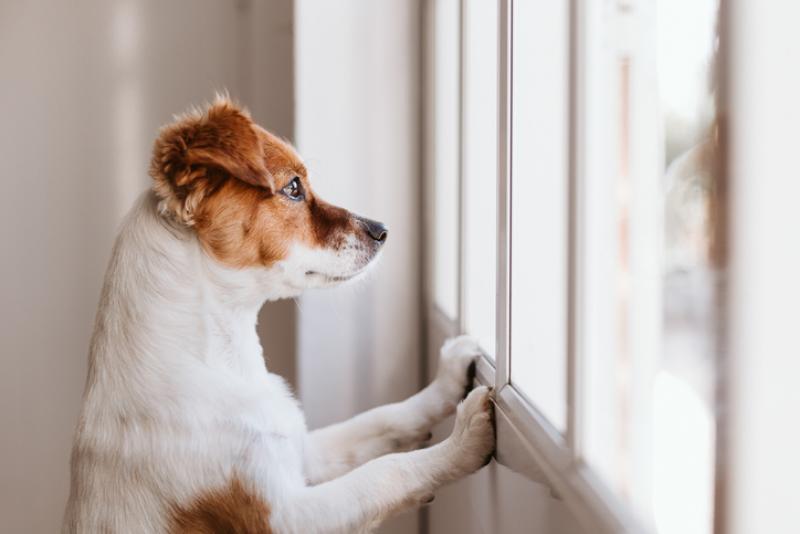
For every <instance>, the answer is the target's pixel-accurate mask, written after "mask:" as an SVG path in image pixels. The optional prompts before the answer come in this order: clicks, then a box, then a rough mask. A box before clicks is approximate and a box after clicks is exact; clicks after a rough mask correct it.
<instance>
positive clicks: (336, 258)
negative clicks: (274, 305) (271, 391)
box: [150, 97, 387, 296]
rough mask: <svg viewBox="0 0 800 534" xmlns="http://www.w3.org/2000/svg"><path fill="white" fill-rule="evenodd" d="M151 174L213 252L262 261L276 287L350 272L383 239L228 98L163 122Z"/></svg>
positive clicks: (329, 281)
mask: <svg viewBox="0 0 800 534" xmlns="http://www.w3.org/2000/svg"><path fill="white" fill-rule="evenodd" d="M150 174H151V176H152V177H153V180H154V182H155V186H154V187H155V191H156V194H157V195H158V197H159V199H160V206H161V212H162V213H163V215H164V216H166V217H170V218H172V219H174V220H176V221H178V222H179V223H180V224H183V225H186V226H188V227H191V228H192V229H193V230H194V232H196V234H197V238H198V239H199V241H200V243H201V244H202V246H203V249H204V250H205V251H206V253H207V254H209V255H210V256H212V257H213V258H214V259H216V260H217V261H218V262H220V263H222V264H224V265H226V266H228V267H232V268H236V269H245V268H263V269H264V270H266V271H268V272H269V273H270V277H271V278H272V280H271V283H272V284H278V285H279V286H280V287H281V293H283V294H282V295H281V296H287V294H296V293H299V292H300V291H302V290H303V289H306V288H310V287H323V286H331V285H335V284H337V283H339V282H342V281H345V280H349V279H351V278H354V277H356V276H357V275H359V274H360V273H362V272H363V271H364V270H365V269H366V267H367V266H368V265H369V264H370V263H371V262H372V260H373V259H375V258H376V256H377V255H378V253H379V251H380V249H381V247H382V245H383V244H384V242H385V241H386V235H387V231H386V227H385V226H384V225H383V224H381V223H378V222H375V221H371V220H369V219H365V218H363V217H359V216H357V215H354V214H352V213H350V212H348V211H347V210H344V209H342V208H339V207H336V206H333V205H331V204H328V203H326V202H324V201H323V200H322V199H321V198H319V197H318V196H317V195H315V194H314V190H313V189H312V188H311V184H310V182H309V176H308V172H307V170H306V167H305V166H304V165H303V162H302V160H301V159H300V157H299V156H298V155H297V153H296V152H295V150H294V148H293V147H292V146H291V145H289V144H288V143H287V142H285V141H283V140H281V139H279V138H278V137H276V136H275V135H272V134H271V133H269V132H267V131H266V130H264V129H263V128H261V127H260V126H258V125H256V124H255V123H254V122H253V121H252V120H251V119H250V117H249V115H248V114H247V112H246V111H244V110H242V109H241V108H239V107H238V106H236V105H235V104H233V103H232V102H231V101H230V100H228V99H227V98H222V97H218V98H217V99H216V100H215V101H214V103H213V104H211V105H210V106H209V107H208V108H207V109H206V110H205V111H202V112H201V111H193V112H191V113H188V114H186V115H184V116H182V117H179V118H178V119H177V120H176V121H175V122H174V123H172V124H170V125H167V126H165V127H164V128H163V129H162V130H161V132H160V135H159V137H158V139H157V140H156V142H155V147H154V150H153V160H152V163H151V168H150Z"/></svg>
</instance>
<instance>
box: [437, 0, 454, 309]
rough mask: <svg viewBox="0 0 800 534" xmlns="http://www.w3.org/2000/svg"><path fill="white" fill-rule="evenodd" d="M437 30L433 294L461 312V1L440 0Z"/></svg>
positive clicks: (439, 301) (446, 306)
mask: <svg viewBox="0 0 800 534" xmlns="http://www.w3.org/2000/svg"><path fill="white" fill-rule="evenodd" d="M434 16H435V24H436V28H435V31H434V36H435V42H434V69H433V76H434V77H435V80H434V87H435V90H434V91H435V92H434V104H433V105H434V116H435V118H434V176H435V184H434V190H435V200H434V202H435V205H434V224H433V234H434V237H433V238H434V247H433V250H434V252H433V265H434V267H433V296H434V301H435V302H436V304H437V305H438V306H439V308H440V309H441V310H442V311H443V312H444V313H445V314H447V315H448V316H449V317H451V318H452V319H456V318H457V317H458V194H459V193H458V142H459V138H458V128H459V113H460V109H459V99H458V94H459V84H460V79H459V76H460V68H459V61H460V54H459V33H460V13H459V2H458V0H437V2H436V7H435V15H434Z"/></svg>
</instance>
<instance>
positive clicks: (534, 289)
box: [510, 0, 569, 430]
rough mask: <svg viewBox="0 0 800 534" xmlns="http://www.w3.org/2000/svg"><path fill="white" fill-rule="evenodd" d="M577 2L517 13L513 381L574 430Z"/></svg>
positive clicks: (525, 6) (536, 4)
mask: <svg viewBox="0 0 800 534" xmlns="http://www.w3.org/2000/svg"><path fill="white" fill-rule="evenodd" d="M567 6H568V2H553V1H551V0H536V1H530V2H517V3H515V4H514V32H513V35H514V43H513V47H514V53H513V86H512V91H513V107H512V109H513V112H512V131H513V142H512V146H513V151H512V163H511V169H512V188H511V191H512V193H511V194H512V209H511V228H512V230H511V236H512V243H511V256H512V269H511V287H512V298H511V321H512V322H511V365H510V372H511V381H512V383H513V384H514V385H515V386H517V388H518V389H520V390H521V391H522V392H523V393H524V394H525V395H526V396H527V397H528V398H529V399H530V400H531V401H532V402H533V404H534V405H535V406H536V408H537V409H539V410H540V411H541V412H542V413H544V415H545V416H547V418H548V419H549V420H550V421H551V422H552V423H553V424H554V425H555V426H556V427H557V428H558V429H560V430H564V428H565V425H566V406H567V402H566V400H567V399H566V384H567V383H566V364H567V357H566V354H567V353H566V350H567V275H568V264H567V253H568V226H567V224H568V218H567V217H568V213H567V210H568V162H567V157H568V154H567V142H568V139H567V136H568V100H567V99H568V95H569V85H568V65H569V54H568V44H569V41H568V12H567Z"/></svg>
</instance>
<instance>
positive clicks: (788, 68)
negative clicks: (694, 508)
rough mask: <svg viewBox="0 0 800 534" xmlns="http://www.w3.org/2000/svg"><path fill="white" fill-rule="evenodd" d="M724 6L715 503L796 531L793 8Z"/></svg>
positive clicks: (798, 395)
mask: <svg viewBox="0 0 800 534" xmlns="http://www.w3.org/2000/svg"><path fill="white" fill-rule="evenodd" d="M723 6H724V9H725V13H726V15H727V16H726V17H725V18H724V21H725V23H727V25H725V26H723V27H724V30H725V31H727V32H729V33H727V34H726V35H725V36H726V37H729V38H730V40H729V41H728V42H729V43H730V45H729V46H730V50H729V54H728V57H727V60H728V63H727V65H726V66H727V72H726V74H727V80H728V82H729V83H730V90H729V92H728V94H726V97H727V98H728V100H727V102H726V104H727V105H726V106H725V115H724V116H725V117H726V118H729V121H730V122H729V123H728V124H730V147H729V150H728V152H727V157H728V165H729V167H728V170H729V171H730V172H729V176H730V195H731V202H730V210H731V211H730V218H729V220H730V232H731V234H730V251H731V255H730V279H729V282H730V283H729V286H728V287H729V288H730V297H729V324H728V331H727V333H726V334H727V340H726V341H727V344H728V348H729V352H728V354H727V355H726V356H727V357H728V360H727V363H728V367H727V368H725V369H723V371H724V373H723V376H725V377H726V378H728V387H727V399H726V400H728V401H729V405H728V410H726V411H725V412H724V416H725V419H724V420H723V421H725V422H727V423H728V424H727V426H726V427H724V428H723V440H724V441H723V444H724V446H725V448H724V450H723V454H725V455H726V457H724V458H723V461H724V462H725V465H724V470H723V478H722V482H723V485H722V486H721V487H722V488H723V498H724V502H723V505H722V507H721V511H722V513H723V514H724V517H723V518H724V522H725V523H726V524H727V527H728V529H727V530H726V532H730V533H732V534H750V533H754V532H769V533H775V534H788V533H794V532H800V517H799V516H798V513H797V496H798V490H797V481H798V478H800V458H798V451H800V428H798V425H797V410H798V407H800V387H798V375H800V328H798V326H800V320H798V311H797V308H798V302H799V301H800V277H798V273H800V238H798V229H799V228H800V210H798V208H797V206H798V198H800V180H798V171H797V152H798V150H797V149H798V135H797V127H798V124H800V102H799V101H798V94H800V71H799V70H798V68H797V58H798V57H800V37H799V36H798V32H797V20H798V18H800V5H798V3H797V2H781V1H765V2H747V1H744V0H735V1H732V2H728V3H727V4H725V3H723Z"/></svg>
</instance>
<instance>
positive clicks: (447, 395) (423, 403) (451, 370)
mask: <svg viewBox="0 0 800 534" xmlns="http://www.w3.org/2000/svg"><path fill="white" fill-rule="evenodd" d="M478 354H479V348H478V344H477V342H476V341H475V340H474V339H472V338H470V337H467V336H461V337H457V338H454V339H451V340H449V341H447V342H446V343H445V344H444V345H443V346H442V350H441V357H440V360H439V368H438V370H437V373H436V378H435V380H434V381H433V382H431V383H430V384H429V385H428V386H427V387H426V388H425V389H423V390H422V391H420V392H419V393H417V394H416V395H414V396H412V397H410V398H408V399H406V400H405V401H403V402H398V403H394V404H387V405H385V406H381V407H378V408H374V409H372V410H369V411H367V412H364V413H362V414H360V415H357V416H356V417H354V418H352V419H350V420H348V421H344V422H342V423H338V424H335V425H331V426H328V427H325V428H322V429H319V430H315V431H314V432H311V433H310V434H309V435H308V440H307V443H306V451H305V464H306V465H305V468H306V477H307V479H308V481H309V482H310V483H312V484H317V483H320V482H324V481H326V480H330V479H332V478H335V477H338V476H341V475H343V474H344V473H347V472H348V471H350V470H351V469H353V468H355V467H358V466H359V465H361V464H363V463H365V462H367V461H369V460H372V459H373V458H377V457H379V456H382V455H384V454H388V453H390V452H399V451H410V450H413V449H416V448H418V447H419V446H421V445H422V444H424V443H425V442H427V441H428V440H429V439H430V438H431V429H432V428H433V426H434V425H436V424H437V423H438V422H439V421H441V420H442V419H444V418H445V417H447V416H448V415H450V414H451V413H453V411H454V410H455V407H456V405H457V404H458V402H459V401H460V400H461V399H463V398H464V396H465V395H466V393H467V392H468V390H469V387H471V380H472V377H471V376H469V375H470V373H469V369H470V366H471V365H472V364H473V362H474V361H475V359H476V358H477V357H478Z"/></svg>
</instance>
